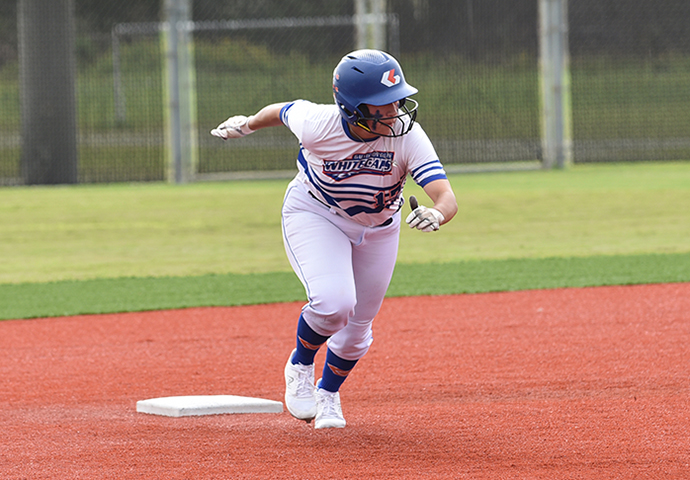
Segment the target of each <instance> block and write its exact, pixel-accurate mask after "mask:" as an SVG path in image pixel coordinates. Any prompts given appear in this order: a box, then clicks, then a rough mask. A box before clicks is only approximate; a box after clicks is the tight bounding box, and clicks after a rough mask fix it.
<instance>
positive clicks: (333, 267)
mask: <svg viewBox="0 0 690 480" xmlns="http://www.w3.org/2000/svg"><path fill="white" fill-rule="evenodd" d="M330 215H332V214H331V213H329V211H328V210H327V209H326V208H325V207H323V206H322V205H320V204H318V203H317V202H315V201H314V200H313V199H312V198H310V197H308V196H307V195H306V194H305V193H304V192H303V191H302V190H301V189H300V188H298V187H293V188H292V189H289V190H288V193H287V194H286V198H285V202H284V206H283V239H284V243H285V250H286V252H287V255H288V259H289V260H290V264H291V265H292V267H293V269H294V270H295V273H296V274H297V276H298V277H299V278H300V280H301V281H302V283H303V284H304V287H305V289H306V291H307V296H308V299H309V302H308V303H307V305H305V307H304V308H303V310H302V315H300V318H299V321H298V325H297V339H296V348H295V350H293V352H292V354H291V355H290V358H289V360H288V362H287V364H286V366H285V382H286V391H285V403H286V406H287V408H288V411H290V413H291V414H292V415H293V416H295V417H296V418H300V419H303V420H307V421H309V420H311V418H313V417H314V416H315V415H316V398H315V395H314V356H315V355H316V352H317V351H318V349H319V347H321V345H323V344H324V342H325V341H326V340H327V339H328V338H329V337H330V336H331V335H332V334H333V333H335V332H337V331H338V330H340V329H342V328H343V327H344V326H345V324H347V321H348V318H349V317H350V316H351V315H352V311H353V309H354V305H355V302H356V297H355V287H354V278H353V275H352V264H351V259H352V253H351V243H350V240H349V239H348V237H347V236H346V235H345V234H344V233H343V232H342V231H341V230H340V229H339V228H338V227H336V226H335V225H333V223H332V222H331V218H329V216H330Z"/></svg>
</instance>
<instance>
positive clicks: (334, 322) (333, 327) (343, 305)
mask: <svg viewBox="0 0 690 480" xmlns="http://www.w3.org/2000/svg"><path fill="white" fill-rule="evenodd" d="M356 303H357V300H356V298H355V296H354V295H344V294H343V295H329V296H327V297H324V298H312V300H311V302H310V303H309V306H308V307H307V311H305V315H307V317H308V318H309V320H311V321H312V322H316V323H318V325H319V327H320V330H321V331H322V332H323V334H325V335H333V334H335V333H336V332H339V331H340V330H342V329H343V328H345V326H346V325H347V322H348V319H349V318H351V317H352V315H353V313H354V311H355V305H356Z"/></svg>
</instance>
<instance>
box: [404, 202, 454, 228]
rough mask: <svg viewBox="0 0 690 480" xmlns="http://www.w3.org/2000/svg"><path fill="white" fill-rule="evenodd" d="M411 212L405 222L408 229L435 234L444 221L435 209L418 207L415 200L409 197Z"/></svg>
mask: <svg viewBox="0 0 690 480" xmlns="http://www.w3.org/2000/svg"><path fill="white" fill-rule="evenodd" d="M410 206H411V207H412V208H413V210H412V212H411V213H410V214H409V215H408V216H407V218H406V219H405V222H407V224H408V225H409V226H410V228H416V229H417V230H421V231H422V232H435V231H436V230H438V229H439V228H440V227H441V222H443V220H444V219H445V217H444V216H443V214H442V213H441V212H439V211H438V210H436V209H435V208H430V207H425V206H424V205H421V206H418V205H417V199H416V198H414V197H410Z"/></svg>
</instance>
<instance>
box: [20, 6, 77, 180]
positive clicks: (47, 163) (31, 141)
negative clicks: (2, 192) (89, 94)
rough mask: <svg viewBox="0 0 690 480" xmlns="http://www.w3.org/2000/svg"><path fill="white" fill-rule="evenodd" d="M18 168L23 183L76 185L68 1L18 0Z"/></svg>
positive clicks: (72, 28)
mask: <svg viewBox="0 0 690 480" xmlns="http://www.w3.org/2000/svg"><path fill="white" fill-rule="evenodd" d="M18 6H19V9H18V20H19V25H18V33H19V60H20V62H19V63H20V67H19V71H20V87H21V105H22V107H21V113H22V160H21V169H22V176H23V177H24V182H25V183H27V184H30V185H31V184H59V183H77V180H78V179H77V100H76V78H77V73H76V70H77V66H76V54H75V19H74V0H50V1H44V0H21V1H20V2H19V4H18Z"/></svg>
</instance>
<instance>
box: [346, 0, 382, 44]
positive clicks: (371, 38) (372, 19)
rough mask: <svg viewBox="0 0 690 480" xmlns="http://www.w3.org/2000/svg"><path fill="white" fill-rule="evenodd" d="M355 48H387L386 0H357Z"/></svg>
mask: <svg viewBox="0 0 690 480" xmlns="http://www.w3.org/2000/svg"><path fill="white" fill-rule="evenodd" d="M354 18H355V36H356V39H355V48H356V49H357V50H360V49H363V48H374V49H376V50H386V48H387V47H386V39H387V35H386V22H387V20H388V17H387V15H386V0H355V17H354Z"/></svg>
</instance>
